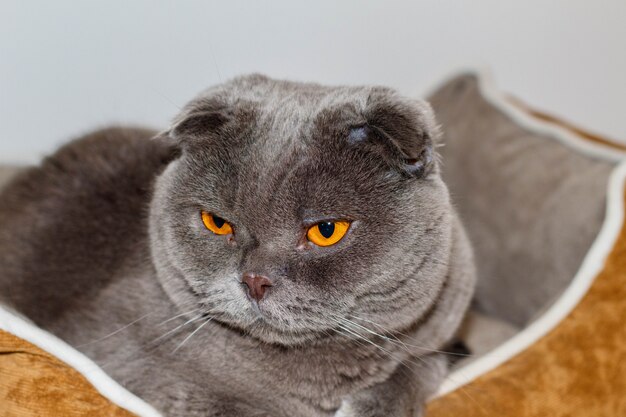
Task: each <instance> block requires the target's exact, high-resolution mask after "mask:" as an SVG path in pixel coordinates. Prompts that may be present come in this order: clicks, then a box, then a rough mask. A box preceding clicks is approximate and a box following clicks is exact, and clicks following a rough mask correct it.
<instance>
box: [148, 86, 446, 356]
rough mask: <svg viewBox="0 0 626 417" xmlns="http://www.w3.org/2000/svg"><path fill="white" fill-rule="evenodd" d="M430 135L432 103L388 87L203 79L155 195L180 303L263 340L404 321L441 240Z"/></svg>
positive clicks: (154, 215)
mask: <svg viewBox="0 0 626 417" xmlns="http://www.w3.org/2000/svg"><path fill="white" fill-rule="evenodd" d="M433 130H434V124H433V120H432V117H431V115H430V111H429V108H428V106H427V105H425V104H423V103H419V102H412V101H409V100H407V99H403V98H401V97H399V96H398V95H397V94H395V93H394V92H392V91H391V90H388V89H383V88H346V87H343V88H328V87H320V86H317V85H312V84H296V83H287V82H280V81H274V80H270V79H267V78H265V77H260V76H250V77H244V78H240V79H237V80H234V81H232V82H230V83H227V84H224V85H221V86H218V87H215V88H213V89H211V90H208V91H207V92H205V93H203V94H202V95H201V96H200V97H199V98H197V99H196V100H194V101H192V102H191V103H190V104H189V105H188V106H187V107H186V108H185V109H184V110H183V113H182V114H181V115H180V116H179V117H178V118H177V120H176V121H175V123H174V126H173V127H172V129H171V130H170V131H168V132H167V133H166V136H167V140H172V141H175V142H176V143H177V144H178V145H179V146H180V148H181V156H180V157H179V158H178V159H176V160H175V161H174V162H173V163H172V164H171V165H170V166H169V167H168V168H167V169H166V171H165V172H164V173H163V174H162V175H161V177H160V178H159V180H158V181H157V185H156V191H155V196H154V198H153V202H152V206H151V216H150V226H151V242H152V248H153V257H154V261H155V264H156V266H157V270H158V272H159V279H160V280H161V282H162V284H163V286H164V287H165V289H166V291H167V292H168V294H169V295H170V297H171V298H172V299H173V300H174V301H175V302H177V303H179V304H181V309H182V310H183V311H186V310H189V311H191V310H194V309H199V310H198V311H199V312H206V314H207V315H209V316H212V317H214V320H216V321H218V322H220V323H223V324H225V325H228V326H231V327H233V328H237V329H240V330H242V331H244V332H246V333H247V334H250V335H251V336H253V337H257V338H259V339H262V340H264V341H267V342H272V343H283V344H292V343H300V342H303V341H306V340H313V339H319V338H320V337H326V336H328V335H332V334H333V332H334V330H335V329H338V328H339V327H340V323H341V320H342V319H346V318H347V319H354V318H360V319H364V320H369V321H371V322H372V323H376V324H378V325H380V326H383V327H385V328H387V329H399V328H403V327H407V326H410V325H412V324H413V323H414V322H415V321H416V320H417V319H418V318H419V317H420V316H421V315H423V314H426V313H427V310H428V308H429V307H430V306H431V305H432V304H433V303H434V302H435V301H436V297H437V295H438V293H439V291H440V289H441V287H442V285H443V282H444V280H445V276H444V275H445V270H446V264H447V254H448V253H449V249H450V219H451V213H450V207H449V201H448V194H447V190H446V188H445V186H444V185H443V183H442V182H441V180H440V177H439V172H438V168H437V166H436V162H435V161H434V160H433V157H432V155H433V154H432V146H433V144H432V140H433V139H432V135H433ZM202 213H204V218H203V215H202ZM211 217H212V219H211ZM212 221H213V223H212ZM224 221H225V222H226V223H223V222H224ZM320 223H322V226H321V228H320V229H317V230H316V231H317V233H309V230H310V229H311V228H315V227H316V225H318V224H320ZM346 226H347V229H346ZM229 227H230V228H229ZM333 227H334V230H333ZM344 229H346V230H344ZM344 232H345V233H344ZM320 234H321V235H322V236H321V238H320ZM320 239H321V240H320ZM324 239H326V240H324ZM335 241H336V242H335ZM328 243H331V244H328ZM327 244H328V245H327ZM255 277H256V278H255ZM198 311H196V313H197V312H198ZM194 314H195V313H194Z"/></svg>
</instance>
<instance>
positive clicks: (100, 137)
mask: <svg viewBox="0 0 626 417" xmlns="http://www.w3.org/2000/svg"><path fill="white" fill-rule="evenodd" d="M436 133H437V128H436V125H435V122H434V118H433V116H432V112H431V110H430V107H429V106H428V105H427V104H425V103H423V102H419V101H414V100H409V99H407V98H403V97H401V96H400V95H398V94H397V93H396V92H395V91H393V90H391V89H388V88H383V87H324V86H320V85H317V84H304V83H294V82H286V81H276V80H272V79H269V78H267V77H264V76H260V75H252V76H245V77H241V78H237V79H235V80H233V81H230V82H227V83H224V84H222V85H218V86H216V87H214V88H211V89H209V90H207V91H205V92H203V93H202V94H200V95H199V96H198V97H197V98H196V99H194V100H193V101H191V102H190V103H189V104H188V105H187V106H186V107H185V108H184V109H183V110H182V112H181V114H180V115H178V117H176V119H175V120H174V122H173V124H172V126H171V128H170V129H169V130H168V131H166V132H163V133H161V134H158V135H157V134H155V132H152V131H149V130H142V129H132V128H110V129H105V130H101V131H97V132H95V133H92V134H89V135H87V136H85V137H83V138H81V139H79V140H77V141H74V142H72V143H70V144H68V145H66V146H65V147H63V148H61V149H60V150H59V151H58V152H57V153H56V154H54V155H53V156H51V157H48V158H46V159H45V160H44V161H43V163H42V164H41V166H39V167H35V168H31V169H29V170H27V171H25V172H23V173H22V174H21V175H19V176H18V177H17V178H15V179H14V180H13V181H12V183H11V184H9V185H8V186H7V188H6V189H5V190H4V191H3V192H2V195H1V196H0V295H1V298H2V301H3V302H4V303H7V304H9V305H10V306H12V307H13V308H15V309H16V310H18V311H20V312H22V313H24V314H25V315H27V316H28V317H30V318H31V319H32V320H34V321H35V323H37V324H38V325H40V326H42V327H43V328H46V329H48V330H50V331H52V332H54V333H55V334H57V335H59V336H60V337H61V338H63V339H65V340H66V341H68V342H69V343H71V344H73V345H75V346H77V347H78V348H79V349H80V350H82V351H83V352H85V353H86V354H87V355H88V356H90V357H91V358H93V359H94V360H95V361H96V362H97V363H98V364H99V365H100V366H102V367H103V368H104V369H105V370H106V371H107V372H109V373H110V374H111V375H112V376H113V377H114V378H116V379H117V380H118V381H120V382H121V383H122V384H123V385H125V386H126V387H128V388H129V389H130V390H131V391H133V392H134V393H136V394H137V395H139V396H140V397H142V398H144V399H145V400H146V401H148V402H149V403H151V404H152V405H153V406H155V407H156V408H157V409H159V410H160V411H161V412H162V413H163V414H165V415H167V416H185V417H189V416H228V417H239V416H240V417H243V416H245V417H249V416H266V417H269V416H272V417H279V416H288V417H300V416H301V417H305V416H307V417H308V416H333V415H335V414H337V415H343V416H355V417H356V416H358V417H368V416H371V417H374V416H376V417H383V416H384V417H408V416H419V415H422V413H423V403H424V401H425V400H426V398H427V397H428V396H429V395H431V394H432V393H433V392H434V391H435V390H436V388H437V386H438V384H439V383H440V381H441V379H442V377H443V376H444V374H445V372H446V358H445V356H444V355H443V353H442V352H441V351H440V350H441V349H442V348H444V347H445V344H446V343H447V342H448V341H449V340H450V339H451V337H453V335H454V333H455V331H456V329H457V327H458V325H459V322H460V321H461V319H462V317H463V315H464V312H465V310H466V308H467V306H468V303H469V300H470V298H471V295H472V290H473V286H474V269H473V264H472V256H471V250H470V247H469V244H468V241H467V239H466V237H465V234H464V232H463V228H462V227H461V225H460V223H459V220H458V218H457V216H456V214H455V212H454V210H453V209H452V207H451V204H450V200H449V196H448V191H447V189H446V186H445V185H444V184H443V182H442V180H441V178H440V174H439V167H438V164H437V160H436V158H435V154H434V151H433V143H434V141H435V140H436Z"/></svg>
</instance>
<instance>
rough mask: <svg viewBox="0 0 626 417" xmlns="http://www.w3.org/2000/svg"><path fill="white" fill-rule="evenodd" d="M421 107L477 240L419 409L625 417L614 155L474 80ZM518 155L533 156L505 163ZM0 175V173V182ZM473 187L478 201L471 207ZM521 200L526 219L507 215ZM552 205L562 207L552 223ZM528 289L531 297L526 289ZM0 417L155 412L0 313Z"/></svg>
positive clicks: (621, 252) (619, 183) (601, 142)
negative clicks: (467, 282) (440, 368)
mask: <svg viewBox="0 0 626 417" xmlns="http://www.w3.org/2000/svg"><path fill="white" fill-rule="evenodd" d="M431 99H432V102H433V105H434V107H435V110H436V112H437V114H438V115H439V120H440V122H441V123H442V125H443V130H444V132H445V143H446V146H445V147H444V148H443V150H442V153H443V158H444V161H443V162H444V175H445V176H446V180H447V181H448V182H449V184H450V188H451V191H452V197H453V199H454V201H455V204H456V205H457V207H458V208H459V211H460V214H461V216H462V217H463V218H464V220H465V221H466V223H467V226H468V232H469V234H470V237H473V238H474V239H478V238H484V239H486V240H487V243H484V242H483V243H480V244H479V245H477V248H476V255H477V260H478V262H479V272H480V273H481V285H480V287H479V289H478V292H477V297H476V303H475V305H474V306H473V309H474V310H476V312H474V313H472V314H471V315H470V318H471V320H469V321H468V323H467V325H466V328H464V329H463V332H464V333H463V334H464V335H465V341H466V343H467V344H468V345H469V348H470V350H471V351H472V357H471V358H468V359H466V360H462V361H460V362H459V363H458V364H457V365H456V367H455V370H454V371H453V372H452V373H451V374H450V376H449V377H448V378H447V380H446V381H445V382H444V384H443V386H442V387H441V390H440V392H439V393H438V395H437V396H436V397H435V398H433V399H432V400H431V402H430V403H429V406H428V408H429V409H428V415H429V416H431V417H447V416H460V415H462V416H468V417H473V416H490V417H491V416H493V417H495V416H510V417H530V416H566V415H567V416H574V417H575V416H589V415H594V416H618V415H626V361H625V360H624V359H625V358H626V347H625V346H624V343H623V341H624V340H626V325H624V323H623V321H624V318H626V228H625V227H624V225H623V220H624V196H625V194H624V191H625V178H626V163H621V162H620V161H621V160H623V159H624V155H625V152H624V148H623V147H622V146H621V145H618V144H613V143H612V142H610V141H607V140H605V139H603V138H600V137H598V136H594V135H590V134H587V133H585V132H582V131H580V130H579V129H576V128H573V127H571V126H567V125H563V124H562V123H560V122H559V121H557V120H556V119H553V118H551V117H549V116H546V115H544V114H541V113H537V112H534V111H531V110H529V109H527V108H524V107H523V106H521V105H520V104H519V103H516V102H514V101H512V100H511V99H510V98H508V97H506V96H504V95H502V94H500V93H498V92H497V90H495V88H494V87H493V85H492V84H491V83H490V82H489V81H488V79H486V78H484V77H481V76H477V75H474V74H465V75H461V76H458V77H455V78H453V79H452V80H450V81H448V82H447V83H445V85H443V86H442V87H441V88H439V89H438V90H437V91H436V92H435V93H434V94H433V95H432V97H431ZM494 149H498V150H503V151H504V152H493V150H494ZM477 155H478V159H474V158H475V157H476V156H477ZM498 155H499V156H498ZM494 156H498V157H499V158H500V159H499V160H498V161H494V160H493V158H494ZM481 158H482V159H481ZM490 158H491V159H490ZM524 158H527V159H529V160H531V161H534V162H532V163H530V165H524V164H523V163H520V162H516V161H519V160H522V159H524ZM564 161H567V162H566V163H565V162H564ZM496 162H497V163H496ZM516 164H517V165H516ZM529 166H532V169H529ZM455 167H459V169H462V170H464V171H463V172H464V174H463V175H462V174H461V173H460V172H455V171H454V169H455ZM12 172H13V170H12V169H2V170H0V181H1V180H2V179H3V177H7V176H9V175H10V174H11V173H12ZM581 173H582V174H581ZM485 186H487V187H489V190H490V193H491V194H490V195H489V198H486V199H481V196H480V195H479V191H481V188H480V187H485ZM472 187H474V188H472ZM542 193H543V194H542ZM551 196H553V197H551ZM489 199H491V200H489ZM533 199H534V200H533ZM487 200H488V201H487ZM523 204H526V205H527V206H531V207H533V210H531V212H530V214H528V213H527V214H526V215H523V213H521V212H520V213H521V214H520V213H517V210H516V207H520V205H523ZM561 205H565V208H568V207H569V208H570V209H571V208H572V206H573V208H575V210H569V211H567V212H568V213H572V214H571V215H568V216H563V215H561V214H560V213H561V210H565V208H563V209H561V207H563V206H561ZM525 207H526V206H525ZM496 210H498V211H499V213H497V215H494V212H495V211H496ZM533 216H534V217H533ZM544 220H545V222H546V223H545V224H544V223H542V221H544ZM554 224H557V225H558V227H557V226H554ZM510 225H513V226H515V227H517V228H518V229H519V230H518V231H515V230H508V231H507V227H509V229H511V227H510ZM520 230H521V231H520ZM490 240H491V243H489V241H490ZM537 241H539V242H540V244H539V243H538V244H536V245H531V244H530V243H533V242H537ZM552 250H554V252H550V251H552ZM557 257H559V258H563V259H558V260H557V259H556V258H557ZM551 258H552V259H553V260H552V261H551ZM519 262H522V265H523V266H524V267H523V268H519V265H520V264H519ZM512 267H515V268H512ZM507 268H511V271H513V269H515V270H516V271H518V272H517V274H515V273H509V270H507ZM519 271H521V272H519ZM531 283H532V287H533V288H535V289H537V288H538V290H537V291H527V289H528V288H529V287H530V286H531ZM502 294H505V295H506V296H502ZM499 297H500V298H499ZM496 330H497V332H496ZM496 333H497V334H496ZM512 333H515V334H514V335H513V336H512V337H511V334H512ZM503 339H506V340H503ZM494 345H498V346H497V347H495V348H494ZM0 414H2V415H6V416H16V417H26V416H28V417H30V416H42V415H45V416H98V415H102V416H132V415H138V416H158V415H159V413H158V412H157V411H155V410H154V409H153V408H152V407H150V406H149V405H148V404H146V403H145V402H143V401H142V400H141V399H139V398H137V397H136V396H134V395H133V394H131V393H129V392H128V391H126V390H125V389H124V388H122V387H121V386H120V385H118V384H117V383H116V382H115V381H113V380H112V379H111V378H109V377H108V376H107V375H106V373H105V372H104V371H103V370H102V369H100V368H99V367H98V366H97V365H96V364H95V363H93V362H92V361H91V360H89V359H88V358H86V357H85V356H84V355H82V354H81V353H79V352H78V351H76V350H75V349H73V348H72V347H70V346H69V345H67V344H66V343H64V342H63V341H61V340H59V339H58V338H56V337H54V336H53V335H51V334H49V333H47V332H45V331H43V330H41V329H39V328H37V327H36V326H34V325H33V324H32V323H30V322H29V321H28V320H26V319H24V318H23V317H20V316H19V315H17V314H15V313H13V312H11V311H9V310H8V309H6V308H1V307H0Z"/></svg>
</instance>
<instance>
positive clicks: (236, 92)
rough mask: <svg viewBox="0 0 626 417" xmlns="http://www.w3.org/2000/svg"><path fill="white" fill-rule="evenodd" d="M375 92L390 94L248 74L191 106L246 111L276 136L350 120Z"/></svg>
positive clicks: (204, 94) (200, 96)
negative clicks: (331, 117) (322, 123)
mask: <svg viewBox="0 0 626 417" xmlns="http://www.w3.org/2000/svg"><path fill="white" fill-rule="evenodd" d="M372 91H376V92H377V93H380V92H385V91H389V92H390V93H392V90H391V89H388V88H385V87H367V86H324V85H320V84H316V83H303V82H294V81H285V80H275V79H271V78H268V77H266V76H263V75H257V74H255V75H247V76H242V77H238V78H235V79H233V80H231V81H229V82H226V83H224V84H221V85H218V86H215V87H212V88H210V89H208V90H205V91H204V92H203V93H201V94H200V95H199V96H198V97H197V98H196V99H195V100H194V101H192V103H190V106H191V107H194V111H202V110H203V107H210V106H216V105H217V106H223V107H225V108H229V109H235V110H236V109H239V108H247V109H250V110H251V111H253V112H254V122H255V123H257V124H258V125H259V126H263V127H265V128H266V129H267V130H272V131H273V133H274V134H282V135H285V134H287V135H288V134H290V133H291V134H293V133H295V132H297V131H301V130H304V129H308V128H310V127H311V125H312V124H314V123H320V121H321V122H323V121H324V120H320V119H324V118H325V117H326V118H328V115H329V114H333V115H334V120H328V122H338V118H339V117H340V116H341V117H342V118H344V119H346V121H350V119H355V120H356V119H358V115H359V114H360V113H361V112H363V111H364V110H365V108H366V107H367V102H368V98H369V97H370V95H371V93H372Z"/></svg>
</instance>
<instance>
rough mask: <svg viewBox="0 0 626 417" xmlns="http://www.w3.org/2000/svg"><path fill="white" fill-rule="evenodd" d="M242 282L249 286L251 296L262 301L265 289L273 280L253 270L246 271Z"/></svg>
mask: <svg viewBox="0 0 626 417" xmlns="http://www.w3.org/2000/svg"><path fill="white" fill-rule="evenodd" d="M241 282H243V283H244V284H246V287H248V295H249V296H250V298H252V299H253V300H256V301H261V299H262V298H263V296H264V295H265V291H266V290H267V289H268V288H269V287H271V286H272V285H273V284H272V281H271V280H270V279H269V278H267V277H264V276H263V275H256V274H253V273H251V272H246V273H245V274H243V277H242V278H241Z"/></svg>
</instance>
